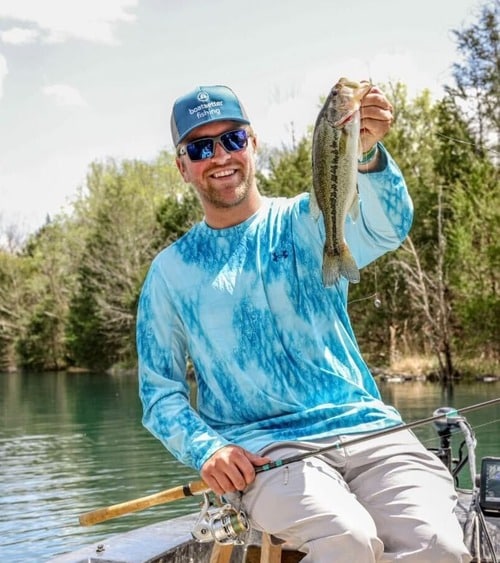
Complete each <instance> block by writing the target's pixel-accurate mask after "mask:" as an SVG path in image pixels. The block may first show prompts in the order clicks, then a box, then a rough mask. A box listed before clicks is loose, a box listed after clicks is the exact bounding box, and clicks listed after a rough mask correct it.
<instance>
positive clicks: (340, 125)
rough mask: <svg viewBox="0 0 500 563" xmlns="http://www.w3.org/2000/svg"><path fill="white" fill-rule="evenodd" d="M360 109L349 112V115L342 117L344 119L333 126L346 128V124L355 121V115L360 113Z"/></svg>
mask: <svg viewBox="0 0 500 563" xmlns="http://www.w3.org/2000/svg"><path fill="white" fill-rule="evenodd" d="M358 109H359V108H356V109H354V110H353V111H351V112H349V113H348V114H347V115H344V116H342V119H339V120H338V121H336V122H335V123H334V124H333V126H334V127H344V125H346V123H349V121H352V120H353V119H354V114H355V113H356V112H357V111H358Z"/></svg>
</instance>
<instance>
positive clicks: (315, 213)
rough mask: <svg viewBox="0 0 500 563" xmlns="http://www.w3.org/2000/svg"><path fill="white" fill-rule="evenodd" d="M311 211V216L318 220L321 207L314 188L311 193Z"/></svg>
mask: <svg viewBox="0 0 500 563" xmlns="http://www.w3.org/2000/svg"><path fill="white" fill-rule="evenodd" d="M309 212H310V213H311V217H312V218H313V219H314V220H315V221H317V220H318V219H319V216H320V215H321V209H320V208H319V204H318V199H317V197H316V194H315V193H314V190H311V193H310V195H309Z"/></svg>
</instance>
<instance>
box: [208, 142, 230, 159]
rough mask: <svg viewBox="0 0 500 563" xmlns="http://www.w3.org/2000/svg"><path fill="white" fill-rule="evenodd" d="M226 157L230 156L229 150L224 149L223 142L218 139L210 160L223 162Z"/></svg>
mask: <svg viewBox="0 0 500 563" xmlns="http://www.w3.org/2000/svg"><path fill="white" fill-rule="evenodd" d="M228 158H230V156H229V152H228V151H226V149H225V148H224V146H223V144H222V143H221V142H220V141H216V143H215V147H214V155H213V156H212V160H218V161H222V162H224V161H226V160H227V159H228Z"/></svg>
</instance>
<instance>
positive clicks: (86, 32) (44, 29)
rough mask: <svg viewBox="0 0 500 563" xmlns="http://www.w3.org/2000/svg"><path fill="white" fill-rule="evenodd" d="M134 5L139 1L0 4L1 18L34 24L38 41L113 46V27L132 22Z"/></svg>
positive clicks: (35, 0)
mask: <svg viewBox="0 0 500 563" xmlns="http://www.w3.org/2000/svg"><path fill="white" fill-rule="evenodd" d="M137 3H138V0H105V1H104V0H86V1H85V2H70V1H68V0H43V2H41V1H40V0H2V2H1V3H0V18H8V19H11V20H14V21H18V22H23V23H25V24H31V25H33V24H35V25H36V26H38V28H39V30H40V32H39V35H40V37H43V40H44V41H46V42H48V43H62V42H64V41H67V40H69V39H83V40H85V41H91V42H97V43H108V44H113V43H117V39H116V37H115V34H114V31H115V30H114V27H115V25H116V24H118V23H124V22H125V23H130V22H133V21H135V15H134V14H133V13H131V10H133V9H134V8H135V7H136V6H137ZM17 29H20V28H17ZM5 33H8V32H5Z"/></svg>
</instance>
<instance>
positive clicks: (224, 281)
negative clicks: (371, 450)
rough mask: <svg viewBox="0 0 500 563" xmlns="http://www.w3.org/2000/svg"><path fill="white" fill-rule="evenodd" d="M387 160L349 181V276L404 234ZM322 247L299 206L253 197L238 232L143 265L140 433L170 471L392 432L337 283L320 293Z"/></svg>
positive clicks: (405, 223) (215, 233) (343, 284)
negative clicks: (156, 445) (193, 385)
mask: <svg viewBox="0 0 500 563" xmlns="http://www.w3.org/2000/svg"><path fill="white" fill-rule="evenodd" d="M386 158H387V160H388V162H387V166H386V167H385V169H384V170H383V171H382V172H377V173H371V174H359V180H358V185H359V194H360V201H361V215H360V216H359V217H358V219H357V220H356V222H355V223H354V222H353V221H352V220H351V219H350V218H349V217H348V219H347V222H346V240H347V243H348V244H349V247H350V249H351V252H352V254H353V256H354V258H355V260H356V262H357V264H358V266H359V267H363V266H365V265H367V264H368V263H370V262H371V261H372V260H374V259H376V258H377V257H379V256H381V255H382V254H384V253H385V252H387V251H388V250H391V249H395V248H397V247H398V246H399V245H400V243H401V242H402V241H403V239H404V238H405V236H406V235H407V233H408V230H409V228H410V225H411V221H412V204H411V200H410V198H409V196H408V193H407V190H406V186H405V183H404V180H403V178H402V176H401V173H400V171H399V170H398V168H397V166H396V165H395V163H394V162H393V161H392V159H391V158H390V157H387V155H386ZM323 239H324V229H323V222H322V220H321V219H320V220H319V221H314V219H313V218H312V217H311V215H310V212H309V196H308V195H306V194H303V195H300V196H297V197H295V198H292V199H285V198H264V199H263V204H262V206H261V208H260V209H259V211H258V212H257V213H255V214H254V215H253V216H252V217H250V218H249V219H247V220H246V221H245V222H243V223H241V224H239V225H237V226H234V227H230V228H227V229H220V230H215V229H211V228H210V227H209V226H208V225H207V224H206V223H205V222H201V223H199V224H197V225H195V226H194V227H193V228H192V229H191V230H190V231H189V232H188V233H186V234H185V235H184V236H183V237H182V238H180V239H179V240H178V241H176V242H175V243H174V244H172V245H171V246H169V247H168V248H166V249H165V250H163V251H162V252H160V254H159V255H158V256H157V257H156V258H155V260H154V261H153V263H152V265H151V268H150V271H149V273H148V275H147V277H146V280H145V283H144V286H143V290H142V293H141V298H140V303H139V310H138V320H137V346H138V355H139V379H140V396H141V399H142V402H143V406H144V418H143V422H144V425H145V426H146V427H147V428H148V429H149V430H150V431H151V432H152V433H153V434H154V435H155V436H156V437H157V438H159V439H160V440H161V441H162V442H163V444H164V445H165V446H166V447H167V448H168V450H170V452H171V453H172V454H173V455H175V456H176V457H177V458H178V459H179V460H180V461H181V462H183V463H185V464H187V465H190V466H192V467H194V468H196V469H197V470H200V468H201V467H202V465H203V463H204V462H205V461H206V460H207V459H208V458H209V457H210V456H211V455H212V454H213V453H214V452H215V451H216V450H218V449H219V448H221V447H223V446H224V445H226V444H228V443H233V444H238V445H240V446H242V447H244V448H246V449H248V450H250V451H253V452H257V451H258V450H259V449H261V448H262V447H264V446H266V445H267V444H269V443H271V442H275V441H283V440H311V439H315V438H324V437H326V436H328V435H336V434H339V433H343V434H345V433H354V432H366V431H373V430H377V429H382V428H385V427H388V426H391V425H394V424H398V423H401V419H400V416H399V414H398V413H397V412H396V411H395V410H394V409H393V408H392V407H389V406H386V405H384V403H383V402H382V401H381V399H380V394H379V391H378V389H377V387H376V384H375V382H374V380H373V378H372V376H371V374H370V372H369V370H368V368H367V366H366V364H365V362H364V361H363V359H362V357H361V355H360V352H359V349H358V345H357V343H356V340H355V337H354V334H353V331H352V328H351V324H350V322H349V318H348V314H347V309H346V301H347V290H348V282H347V281H346V280H344V279H343V278H341V279H340V280H339V281H338V283H336V285H334V286H333V287H331V288H324V287H323V284H322V280H321V264H322V255H323ZM187 356H189V357H190V358H191V360H192V363H193V366H194V370H195V373H196V378H197V399H196V409H195V408H193V407H192V406H190V401H189V395H190V388H189V385H188V382H187V381H186V376H185V372H186V358H187Z"/></svg>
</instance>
